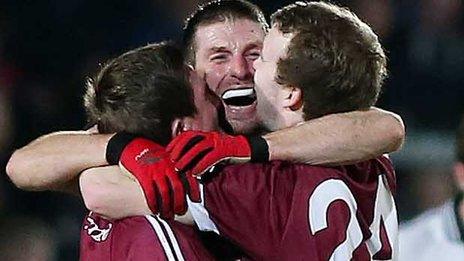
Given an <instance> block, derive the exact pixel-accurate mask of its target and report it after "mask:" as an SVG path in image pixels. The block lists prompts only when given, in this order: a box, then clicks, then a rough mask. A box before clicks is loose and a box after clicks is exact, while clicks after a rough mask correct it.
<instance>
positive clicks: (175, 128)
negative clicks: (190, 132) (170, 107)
mask: <svg viewBox="0 0 464 261" xmlns="http://www.w3.org/2000/svg"><path fill="white" fill-rule="evenodd" d="M184 127H185V126H184V120H183V119H179V118H175V119H174V120H173V121H172V123H171V137H172V138H174V137H176V136H177V135H179V134H180V133H181V132H182V131H184Z"/></svg>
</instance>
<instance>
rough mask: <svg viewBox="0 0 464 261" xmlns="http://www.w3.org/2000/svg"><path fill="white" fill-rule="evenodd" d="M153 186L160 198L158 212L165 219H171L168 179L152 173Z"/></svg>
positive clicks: (171, 210) (171, 209)
mask: <svg viewBox="0 0 464 261" xmlns="http://www.w3.org/2000/svg"><path fill="white" fill-rule="evenodd" d="M153 186H155V189H156V190H157V192H158V195H159V199H160V203H161V206H160V214H161V216H162V217H163V218H165V219H172V218H173V217H174V212H173V208H172V202H171V195H170V193H171V191H170V189H169V185H168V179H167V177H166V176H164V175H156V174H154V175H153Z"/></svg>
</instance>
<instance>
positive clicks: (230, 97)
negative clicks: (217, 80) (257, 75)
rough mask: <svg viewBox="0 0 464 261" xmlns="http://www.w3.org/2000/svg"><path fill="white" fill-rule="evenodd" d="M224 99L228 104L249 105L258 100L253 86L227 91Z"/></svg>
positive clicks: (223, 95) (223, 96)
mask: <svg viewBox="0 0 464 261" xmlns="http://www.w3.org/2000/svg"><path fill="white" fill-rule="evenodd" d="M221 98H222V100H223V101H224V103H225V104H226V105H228V106H238V107H242V106H249V105H252V104H253V103H254V102H255V101H256V93H255V90H254V89H253V88H242V89H234V90H228V91H225V92H224V93H223V94H222V97H221Z"/></svg>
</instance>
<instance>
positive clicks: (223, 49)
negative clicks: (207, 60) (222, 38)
mask: <svg viewBox="0 0 464 261" xmlns="http://www.w3.org/2000/svg"><path fill="white" fill-rule="evenodd" d="M228 51H229V49H228V48H227V47H225V46H213V47H211V48H209V50H208V53H210V54H211V53H220V52H228Z"/></svg>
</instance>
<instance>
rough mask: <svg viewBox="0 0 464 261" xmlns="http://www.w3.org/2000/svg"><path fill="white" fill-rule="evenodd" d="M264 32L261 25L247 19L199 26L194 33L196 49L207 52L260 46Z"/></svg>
mask: <svg viewBox="0 0 464 261" xmlns="http://www.w3.org/2000/svg"><path fill="white" fill-rule="evenodd" d="M263 40H264V31H263V28H262V26H261V24H259V23H257V22H254V21H251V20H249V19H234V20H231V19H226V20H225V21H224V22H216V23H212V24H208V25H202V26H199V27H198V29H197V32H196V44H197V48H199V49H203V50H208V49H218V48H231V47H238V46H241V47H244V46H248V45H257V46H258V47H261V46H262V43H263Z"/></svg>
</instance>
